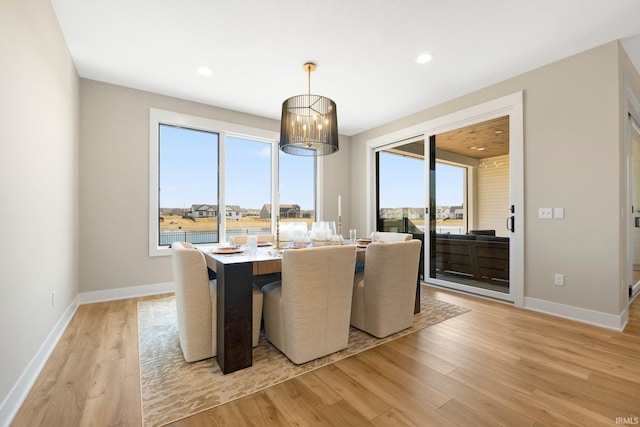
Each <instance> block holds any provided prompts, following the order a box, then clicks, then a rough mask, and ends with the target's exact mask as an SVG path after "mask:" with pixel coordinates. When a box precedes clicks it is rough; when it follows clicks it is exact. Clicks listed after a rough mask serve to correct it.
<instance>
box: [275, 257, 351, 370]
mask: <svg viewBox="0 0 640 427" xmlns="http://www.w3.org/2000/svg"><path fill="white" fill-rule="evenodd" d="M355 261H356V247H355V246H353V245H348V246H347V245H345V246H323V247H315V248H305V249H290V250H287V251H286V252H285V253H284V254H283V256H282V280H281V281H278V282H273V283H269V284H267V285H265V286H264V287H263V288H262V292H263V293H264V310H263V311H264V328H265V336H266V338H267V340H269V342H271V344H273V345H274V346H275V347H276V348H277V349H278V350H280V351H281V352H282V353H284V354H285V355H286V356H287V357H288V358H289V359H290V360H291V361H292V362H293V363H296V364H301V363H305V362H308V361H310V360H313V359H317V358H319V357H322V356H326V355H328V354H331V353H334V352H336V351H339V350H342V349H344V348H346V347H347V345H348V343H349V316H350V311H351V297H352V288H353V277H354V265H355Z"/></svg>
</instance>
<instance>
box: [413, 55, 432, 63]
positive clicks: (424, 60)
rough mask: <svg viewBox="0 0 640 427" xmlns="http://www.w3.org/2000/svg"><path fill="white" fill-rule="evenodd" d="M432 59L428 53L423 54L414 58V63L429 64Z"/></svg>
mask: <svg viewBox="0 0 640 427" xmlns="http://www.w3.org/2000/svg"><path fill="white" fill-rule="evenodd" d="M432 59H433V55H432V54H430V53H423V54H421V55H418V57H417V58H416V62H417V63H418V64H426V63H427V62H430V61H431V60H432Z"/></svg>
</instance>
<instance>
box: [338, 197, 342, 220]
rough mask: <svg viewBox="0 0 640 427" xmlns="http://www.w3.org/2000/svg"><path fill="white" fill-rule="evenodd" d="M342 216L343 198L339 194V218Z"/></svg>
mask: <svg viewBox="0 0 640 427" xmlns="http://www.w3.org/2000/svg"><path fill="white" fill-rule="evenodd" d="M340 215H342V196H341V195H340V194H338V216H340Z"/></svg>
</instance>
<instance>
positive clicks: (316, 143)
mask: <svg viewBox="0 0 640 427" xmlns="http://www.w3.org/2000/svg"><path fill="white" fill-rule="evenodd" d="M302 69H303V70H304V71H306V72H307V73H308V75H309V77H308V78H309V88H308V93H307V94H306V95H297V96H293V97H291V98H289V99H287V100H285V101H284V102H283V103H282V119H281V123H280V149H281V150H282V151H284V152H285V153H288V154H295V155H298V156H324V155H326V154H331V153H335V152H336V151H338V116H337V113H336V103H335V102H333V101H332V100H330V99H329V98H325V97H324V96H320V95H312V94H311V72H312V71H315V69H316V65H315V64H314V63H312V62H308V63H306V64H304V66H303V67H302Z"/></svg>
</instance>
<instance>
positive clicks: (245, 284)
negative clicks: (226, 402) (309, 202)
mask: <svg viewBox="0 0 640 427" xmlns="http://www.w3.org/2000/svg"><path fill="white" fill-rule="evenodd" d="M197 248H198V249H200V250H201V251H202V252H203V253H204V257H205V260H206V262H207V267H208V268H209V269H210V270H212V271H214V272H215V273H216V276H217V285H216V286H217V301H216V304H217V305H216V316H217V317H216V326H217V331H216V332H217V333H216V345H217V356H216V360H217V361H218V365H219V366H220V370H221V371H222V373H223V374H229V373H231V372H235V371H238V370H240V369H244V368H248V367H250V366H251V364H252V363H253V361H252V357H253V347H252V322H253V320H252V308H253V289H252V284H253V283H254V281H255V280H256V279H259V278H260V277H261V276H262V277H268V275H274V274H276V273H280V272H281V271H282V253H283V251H282V250H277V249H275V248H274V247H260V248H258V251H257V253H256V254H252V255H250V254H248V253H247V252H246V251H243V252H239V253H234V254H224V253H223V254H221V253H215V250H216V249H217V246H204V245H202V246H197ZM365 252H366V251H365V249H364V248H358V252H357V261H364V255H365ZM419 287H420V284H419V280H418V287H417V288H416V308H415V312H416V313H417V312H418V311H420V305H419V298H420V294H419V292H420V289H419Z"/></svg>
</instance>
